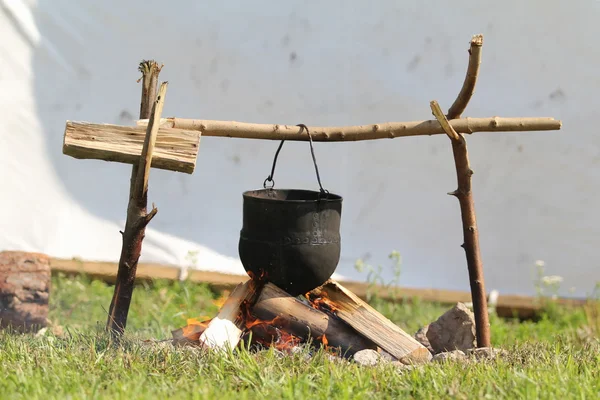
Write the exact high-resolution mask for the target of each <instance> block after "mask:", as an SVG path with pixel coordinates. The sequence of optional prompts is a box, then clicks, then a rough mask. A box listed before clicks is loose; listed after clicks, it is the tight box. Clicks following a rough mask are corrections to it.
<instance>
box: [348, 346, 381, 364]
mask: <svg viewBox="0 0 600 400" xmlns="http://www.w3.org/2000/svg"><path fill="white" fill-rule="evenodd" d="M352 358H353V359H354V361H355V362H356V363H358V364H360V365H377V364H378V363H379V362H380V361H381V355H379V353H378V352H376V351H375V350H371V349H365V350H360V351H357V352H356V353H354V356H353V357H352Z"/></svg>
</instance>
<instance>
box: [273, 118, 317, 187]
mask: <svg viewBox="0 0 600 400" xmlns="http://www.w3.org/2000/svg"><path fill="white" fill-rule="evenodd" d="M296 126H299V127H300V132H299V133H302V131H303V130H306V134H307V135H308V142H309V144H310V153H311V154H312V159H313V164H314V165H315V172H316V173H317V182H319V188H320V191H321V195H323V194H329V191H327V190H325V189H323V185H321V177H320V176H319V167H317V160H316V158H315V150H314V149H313V142H312V137H311V136H310V132H309V131H308V127H307V126H306V125H304V124H298V125H296ZM283 142H285V140H282V141H281V143H280V144H279V147H278V148H277V151H276V152H275V158H274V159H273V167H272V168H271V174H270V175H269V176H267V179H265V181H264V182H263V187H264V188H265V189H267V182H271V186H269V187H268V189H272V188H273V186H275V181H274V180H273V175H274V174H275V164H277V157H278V156H279V152H280V151H281V147H282V146H283Z"/></svg>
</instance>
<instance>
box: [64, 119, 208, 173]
mask: <svg viewBox="0 0 600 400" xmlns="http://www.w3.org/2000/svg"><path fill="white" fill-rule="evenodd" d="M145 137H146V128H145V127H144V128H142V127H129V126H120V125H110V124H92V123H89V122H76V121H67V123H66V126H65V134H64V139H63V154H65V155H68V156H71V157H73V158H77V159H95V160H103V161H113V162H120V163H126V164H136V163H137V162H138V161H139V159H140V156H141V154H142V151H143V146H144V140H145ZM199 145H200V134H199V133H198V132H197V131H196V132H194V131H189V130H187V131H186V130H182V129H164V128H160V129H159V130H158V134H157V137H156V147H155V148H154V151H153V155H152V164H151V165H152V167H153V168H159V169H166V170H169V171H177V172H185V173H188V174H191V173H193V172H194V168H195V167H196V158H197V156H198V148H199Z"/></svg>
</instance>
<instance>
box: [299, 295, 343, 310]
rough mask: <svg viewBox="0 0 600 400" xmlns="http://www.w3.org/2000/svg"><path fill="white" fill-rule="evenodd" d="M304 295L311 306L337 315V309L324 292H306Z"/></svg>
mask: <svg viewBox="0 0 600 400" xmlns="http://www.w3.org/2000/svg"><path fill="white" fill-rule="evenodd" d="M304 297H306V299H307V300H308V301H309V303H310V305H311V306H312V307H313V308H315V309H317V310H319V311H323V312H326V313H328V314H332V315H337V314H336V313H337V311H338V309H337V307H336V306H335V304H334V303H333V302H332V301H331V300H329V297H328V296H327V293H326V292H320V293H319V294H315V293H313V292H308V293H306V294H305V295H304Z"/></svg>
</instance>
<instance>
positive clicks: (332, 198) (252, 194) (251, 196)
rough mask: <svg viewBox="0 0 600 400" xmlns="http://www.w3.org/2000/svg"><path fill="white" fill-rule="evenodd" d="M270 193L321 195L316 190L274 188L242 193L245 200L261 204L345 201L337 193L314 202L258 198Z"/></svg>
mask: <svg viewBox="0 0 600 400" xmlns="http://www.w3.org/2000/svg"><path fill="white" fill-rule="evenodd" d="M268 191H277V192H288V193H289V192H304V193H310V194H316V195H318V194H320V193H321V192H319V191H316V190H310V189H273V188H267V189H254V190H247V191H245V192H243V193H242V196H243V198H244V200H252V201H261V202H266V203H303V204H306V203H321V202H328V203H341V202H342V201H343V197H342V196H340V195H339V194H335V193H329V192H328V193H327V197H323V198H316V199H314V200H287V199H273V198H269V197H262V196H257V194H258V193H266V192H268Z"/></svg>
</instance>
